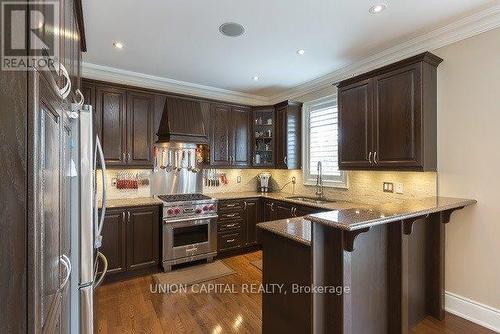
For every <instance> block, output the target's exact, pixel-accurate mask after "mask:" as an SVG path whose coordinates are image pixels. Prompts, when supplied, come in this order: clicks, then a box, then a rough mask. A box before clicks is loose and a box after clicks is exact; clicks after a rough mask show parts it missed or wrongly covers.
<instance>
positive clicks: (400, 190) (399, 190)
mask: <svg viewBox="0 0 500 334" xmlns="http://www.w3.org/2000/svg"><path fill="white" fill-rule="evenodd" d="M394 188H395V190H396V194H402V193H403V192H404V190H405V189H404V185H403V184H402V183H400V182H396V184H395V187H394Z"/></svg>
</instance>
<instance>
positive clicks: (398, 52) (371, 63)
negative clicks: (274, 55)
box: [82, 5, 500, 105]
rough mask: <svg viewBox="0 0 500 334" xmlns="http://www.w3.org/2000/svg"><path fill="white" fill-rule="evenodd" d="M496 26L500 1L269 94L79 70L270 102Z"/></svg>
mask: <svg viewBox="0 0 500 334" xmlns="http://www.w3.org/2000/svg"><path fill="white" fill-rule="evenodd" d="M498 27H500V5H494V6H491V7H489V8H486V9H483V10H481V11H479V12H476V13H474V14H472V15H469V16H467V17H464V18H461V19H459V20H457V21H454V22H452V23H450V24H448V25H446V26H444V27H441V28H437V29H434V30H432V31H430V32H427V33H424V34H422V35H419V36H417V37H414V38H411V39H410V40H407V41H405V42H402V43H400V44H397V45H395V46H392V47H390V48H387V49H384V50H382V51H380V52H378V53H375V54H373V55H371V56H369V57H366V58H364V59H361V60H359V61H356V62H354V63H352V64H349V65H346V66H344V67H342V68H340V69H338V70H336V71H334V72H331V73H329V74H327V75H324V76H321V77H319V78H317V79H314V80H311V81H307V82H305V83H303V84H300V85H298V86H296V87H294V88H291V89H289V90H286V91H284V92H282V93H280V94H277V95H274V96H271V97H266V96H260V95H253V94H248V93H242V92H237V91H231V90H226V89H221V88H216V87H211V86H205V85H199V84H195V83H190V82H185V81H178V80H174V79H169V78H163V77H158V76H154V75H149V74H143V73H138V72H133V71H127V70H122V69H118V68H113V67H108V66H102V65H97V64H92V63H87V62H83V64H82V73H83V76H84V77H86V78H90V79H96V80H102V81H109V82H115V83H123V82H126V83H127V84H129V85H133V86H139V87H144V88H151V89H157V90H164V91H167V92H171V93H178V94H186V95H193V96H199V97H204V98H208V99H214V100H221V101H227V102H232V103H239V104H246V105H270V104H276V103H279V102H282V101H285V100H293V99H297V98H299V97H301V96H303V95H306V94H309V93H312V92H316V91H320V90H322V89H325V88H328V87H330V86H331V85H333V84H334V83H337V82H339V81H342V80H344V79H347V78H350V77H354V76H356V75H359V74H362V73H365V72H368V71H371V70H374V69H377V68H379V67H382V66H385V65H389V64H391V63H394V62H397V61H400V60H403V59H405V58H408V57H411V56H414V55H416V54H419V53H421V52H425V51H432V50H435V49H438V48H440V47H443V46H445V45H448V44H452V43H455V42H458V41H461V40H463V39H466V38H469V37H472V36H475V35H478V34H480V33H483V32H486V31H489V30H492V29H495V28H498Z"/></svg>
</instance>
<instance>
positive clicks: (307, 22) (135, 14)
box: [83, 0, 499, 97]
mask: <svg viewBox="0 0 500 334" xmlns="http://www.w3.org/2000/svg"><path fill="white" fill-rule="evenodd" d="M380 2H384V3H386V4H387V5H388V7H387V10H385V11H384V12H382V13H380V14H377V15H372V14H369V13H368V9H369V8H370V7H371V6H372V5H373V4H376V3H380ZM498 3H499V1H498V0H461V1H460V0H392V1H389V0H386V1H383V0H382V1H378V0H373V1H370V0H272V1H269V0H247V1H241V0H106V1H102V0H85V1H83V7H84V8H83V11H84V20H85V30H86V38H87V50H88V52H87V54H86V55H84V61H85V62H86V63H91V64H96V65H103V66H108V67H113V68H118V69H122V70H128V71H134V72H139V73H143V74H149V75H153V76H157V77H162V78H169V79H173V80H179V81H185V82H190V83H194V84H199V85H205V86H210V87H217V88H221V89H227V90H231V91H238V92H243V93H249V94H253V95H259V96H263V97H271V96H274V95H276V94H280V93H282V92H284V91H286V90H288V89H290V88H292V87H295V86H297V85H300V84H303V83H305V82H308V81H310V80H313V79H315V78H318V77H321V76H324V75H326V74H328V73H331V72H333V71H335V70H337V69H339V68H341V67H343V66H346V65H348V64H351V63H353V62H356V61H358V60H360V59H362V58H366V57H367V56H369V55H371V54H374V53H376V52H378V51H380V50H383V49H386V48H388V47H391V46H393V45H396V44H398V43H401V42H402V41H405V40H407V39H410V38H412V37H415V36H417V35H419V34H422V33H425V32H427V31H430V30H432V29H435V28H437V27H441V26H444V25H446V24H448V23H450V22H453V21H455V20H457V19H459V18H461V17H464V16H467V15H470V14H471V13H474V12H476V11H478V10H481V9H483V8H486V7H488V6H491V5H493V4H498ZM224 22H238V23H241V24H242V25H243V26H244V27H245V29H246V33H245V34H244V35H243V36H241V37H239V38H230V37H225V36H222V35H221V34H220V33H219V31H218V27H219V26H220V25H221V24H222V23H224ZM115 40H118V41H121V42H123V43H124V44H125V47H124V48H123V49H122V50H117V49H114V48H113V47H112V43H113V41H115ZM301 48H302V49H305V50H306V54H305V55H303V56H299V55H297V54H296V50H297V49H301ZM254 75H258V76H259V77H260V80H259V81H253V80H252V77H253V76H254Z"/></svg>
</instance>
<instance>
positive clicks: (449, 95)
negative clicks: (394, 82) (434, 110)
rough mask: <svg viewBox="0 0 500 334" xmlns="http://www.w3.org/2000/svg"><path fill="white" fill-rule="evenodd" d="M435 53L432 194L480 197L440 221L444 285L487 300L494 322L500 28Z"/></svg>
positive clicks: (498, 263)
mask: <svg viewBox="0 0 500 334" xmlns="http://www.w3.org/2000/svg"><path fill="white" fill-rule="evenodd" d="M433 52H434V53H435V54H437V55H438V56H440V57H441V58H443V59H444V62H443V63H441V65H440V66H439V68H438V194H439V195H440V196H455V197H467V198H474V199H477V200H478V204H477V205H476V206H474V207H471V208H466V209H464V210H461V211H458V212H455V213H454V214H453V215H452V219H451V222H450V223H449V224H448V225H447V227H446V233H447V237H446V290H447V291H448V292H451V293H453V294H456V295H458V296H459V297H460V296H462V297H466V298H469V299H471V300H473V301H475V302H478V303H481V304H486V305H489V306H490V307H491V308H493V309H491V308H490V309H489V310H490V311H492V312H493V313H491V314H490V315H491V316H492V317H496V320H495V321H498V320H499V319H500V318H499V317H500V313H495V312H498V310H499V309H500V176H499V173H498V171H499V169H500V29H496V30H492V31H489V32H487V33H483V34H481V35H478V36H475V37H472V38H469V39H466V40H463V41H461V42H458V43H454V44H451V45H448V46H446V47H443V48H441V49H438V50H435V51H433ZM479 306H481V305H479ZM486 309H488V307H486ZM495 309H496V310H495ZM497 325H498V323H497ZM497 329H498V330H500V325H499V327H497Z"/></svg>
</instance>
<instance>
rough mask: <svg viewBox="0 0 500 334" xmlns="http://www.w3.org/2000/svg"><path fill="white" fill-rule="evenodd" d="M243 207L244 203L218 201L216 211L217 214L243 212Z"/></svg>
mask: <svg viewBox="0 0 500 334" xmlns="http://www.w3.org/2000/svg"><path fill="white" fill-rule="evenodd" d="M244 206H245V204H244V201H219V206H218V208H217V209H218V211H219V212H227V211H235V210H236V211H237V210H243V208H244Z"/></svg>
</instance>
